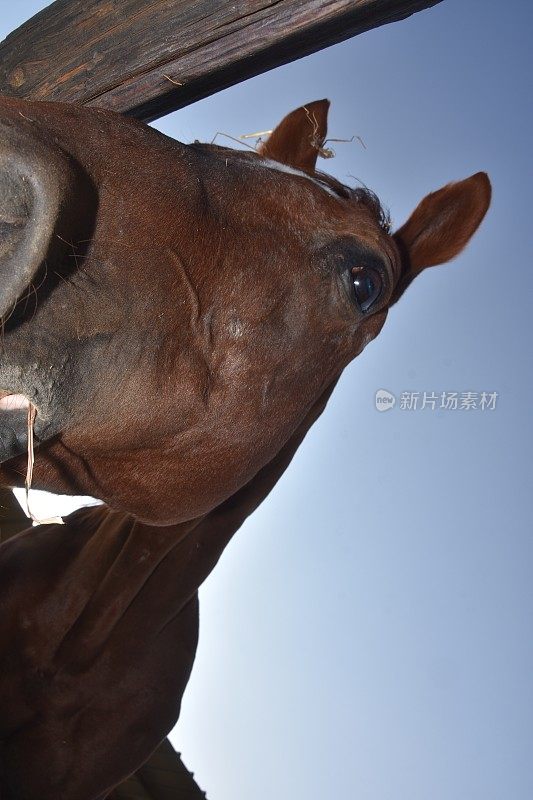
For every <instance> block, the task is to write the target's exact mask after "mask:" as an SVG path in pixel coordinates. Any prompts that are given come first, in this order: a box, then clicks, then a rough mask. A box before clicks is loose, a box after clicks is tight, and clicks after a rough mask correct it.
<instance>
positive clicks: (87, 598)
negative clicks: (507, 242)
mask: <svg viewBox="0 0 533 800" xmlns="http://www.w3.org/2000/svg"><path fill="white" fill-rule="evenodd" d="M328 107H329V103H328V101H326V100H320V101H315V102H313V103H309V104H307V105H305V106H302V107H300V108H297V109H296V110H294V111H293V112H291V113H290V114H289V115H288V116H287V117H285V118H284V119H283V120H282V121H281V122H280V124H279V125H278V126H277V127H276V128H275V130H274V131H273V133H272V134H271V135H270V137H269V138H268V139H267V140H266V141H265V142H263V143H261V145H260V146H259V147H258V149H257V151H238V150H233V149H231V148H226V147H220V146H216V145H213V144H211V145H206V144H200V143H194V144H191V145H184V144H182V143H180V142H177V141H174V140H172V139H170V138H168V137H166V136H164V135H162V134H160V133H158V132H157V131H155V130H153V129H151V128H149V127H147V126H145V125H144V124H142V123H139V122H136V121H134V120H131V119H126V118H124V117H121V116H120V115H117V114H114V113H112V112H108V111H103V110H100V109H88V108H84V107H81V106H76V105H70V104H69V105H66V104H59V103H44V102H43V103H37V102H29V101H20V100H11V99H7V98H2V99H1V100H0V185H1V187H2V192H1V198H2V199H1V200H0V220H1V227H0V231H1V237H2V238H1V246H0V278H1V281H2V283H1V286H2V293H1V296H0V316H1V317H2V321H3V336H2V363H1V366H0V387H1V390H0V461H1V464H0V483H2V484H3V485H5V486H10V487H13V486H21V485H23V484H24V482H25V479H26V477H27V475H26V473H27V456H28V454H27V451H28V450H29V449H31V448H30V447H29V442H31V441H32V440H33V442H34V444H35V452H34V454H33V453H30V456H31V460H32V462H33V459H34V463H33V485H34V486H36V487H37V488H43V489H48V490H50V491H55V492H63V493H71V494H84V495H93V496H94V497H97V498H99V499H101V500H102V501H103V502H104V505H103V506H100V507H96V508H89V509H82V510H80V511H77V512H75V513H74V514H72V515H70V516H69V517H67V518H66V519H65V521H64V523H65V524H64V525H59V524H49V525H41V526H39V527H37V528H33V529H30V530H28V531H26V532H23V533H21V534H18V535H17V536H15V537H13V538H11V539H10V540H9V541H7V542H5V543H4V544H2V545H1V546H0V581H1V585H2V587H3V588H2V594H1V598H0V604H1V615H0V650H1V652H2V657H3V664H4V668H3V680H2V684H1V686H0V723H1V732H0V739H1V741H2V748H1V751H0V752H1V754H0V787H1V791H2V792H3V793H4V795H5V796H6V797H7V798H24V800H33V799H34V798H35V799H37V798H39V800H52V798H58V797H61V798H62V800H103V798H105V797H106V796H108V795H109V792H110V791H112V789H113V787H114V786H116V785H117V784H118V783H119V782H120V781H121V780H123V778H124V777H126V776H127V775H129V774H131V773H132V772H134V771H135V770H136V769H137V768H138V766H139V765H141V764H142V763H143V762H144V761H145V760H146V759H147V758H148V757H149V755H150V753H151V752H152V751H153V750H154V749H155V748H156V747H157V745H158V744H159V743H160V742H161V741H162V739H164V737H165V736H166V734H167V733H168V731H169V730H170V729H171V728H172V727H173V725H174V724H175V722H176V720H177V718H178V716H179V709H180V702H181V697H182V695H183V691H184V689H185V686H186V684H187V680H188V678H189V675H190V671H191V669H192V664H193V661H194V655H195V649H196V643H197V638H198V588H199V586H200V585H201V583H202V582H203V581H204V580H205V578H206V577H207V576H208V574H209V573H210V572H211V570H212V569H213V568H214V566H215V564H216V563H217V561H218V559H219V558H220V556H221V554H222V552H223V550H224V547H225V546H226V544H227V543H228V541H229V540H230V539H231V537H232V535H233V534H234V533H235V531H236V530H237V529H238V528H239V527H240V525H241V524H242V522H243V521H244V520H245V519H246V517H247V516H248V515H249V514H250V513H252V512H253V510H254V509H255V508H256V507H257V506H258V505H259V503H260V502H261V501H262V500H263V499H264V497H265V496H266V495H267V494H268V493H269V492H270V490H271V489H272V487H273V486H274V484H275V483H276V481H277V480H278V478H279V477H280V476H281V475H282V474H283V472H284V471H285V469H286V468H287V466H288V464H289V463H290V461H291V458H292V456H293V455H294V453H295V451H296V450H297V448H298V446H299V444H300V443H301V441H302V439H303V438H304V436H305V434H306V433H307V431H308V429H309V428H310V427H311V425H312V424H313V423H314V421H315V420H316V419H317V417H318V416H319V415H320V414H321V413H322V411H323V410H324V408H325V406H326V403H327V401H328V399H329V396H330V395H331V392H332V391H333V388H334V386H335V384H336V382H337V380H338V378H339V376H340V374H341V373H342V371H343V369H344V367H345V366H346V365H347V364H348V363H349V362H350V361H352V360H353V359H354V358H355V357H356V356H357V355H359V353H360V352H361V351H362V350H363V349H364V347H365V346H366V345H367V344H368V343H369V342H370V341H371V340H372V339H374V338H375V337H376V336H377V335H378V334H379V332H380V330H381V329H382V327H383V324H384V323H385V320H386V317H387V313H388V309H389V308H390V307H391V306H392V305H393V304H394V303H396V302H397V301H398V300H399V298H400V297H401V295H402V294H403V293H404V291H405V290H406V288H407V287H408V286H409V284H410V283H411V281H412V280H413V279H414V278H415V277H417V275H419V274H420V273H421V272H422V271H423V270H424V269H425V268H427V267H431V266H436V265H438V264H443V263H445V262H447V261H449V260H451V259H452V258H454V257H455V256H456V255H458V254H459V253H460V252H461V250H462V249H463V248H464V246H465V245H466V244H467V242H468V241H469V240H470V238H471V236H472V235H473V234H474V232H475V231H476V229H477V228H478V226H479V224H480V223H481V221H482V219H483V217H484V215H485V213H486V211H487V209H488V207H489V204H490V196H491V187H490V181H489V179H488V177H487V175H486V174H485V173H476V174H474V175H472V176H471V177H469V178H467V179H465V180H462V181H459V182H456V183H451V184H448V185H446V186H444V187H443V188H441V189H439V190H437V191H436V192H433V193H431V194H429V195H427V196H426V197H425V198H424V199H423V200H422V201H421V202H420V204H419V205H418V206H417V208H416V209H415V210H414V212H413V213H412V215H411V216H410V217H409V219H408V220H407V222H406V223H405V224H404V225H403V226H402V227H401V228H400V229H399V230H398V231H396V232H395V233H391V230H390V222H389V219H388V215H387V214H386V213H385V211H384V210H383V207H382V205H381V203H380V202H379V200H378V198H377V197H376V196H375V195H374V194H373V193H372V192H371V191H370V190H368V189H366V188H364V187H358V188H351V187H348V186H345V185H344V184H342V183H340V182H339V181H338V180H336V179H334V178H333V177H331V176H329V175H327V174H325V173H322V172H320V171H318V170H317V169H316V162H317V157H318V155H319V152H320V150H321V148H322V147H323V145H324V141H325V139H326V136H327V112H328ZM4 795H2V796H4Z"/></svg>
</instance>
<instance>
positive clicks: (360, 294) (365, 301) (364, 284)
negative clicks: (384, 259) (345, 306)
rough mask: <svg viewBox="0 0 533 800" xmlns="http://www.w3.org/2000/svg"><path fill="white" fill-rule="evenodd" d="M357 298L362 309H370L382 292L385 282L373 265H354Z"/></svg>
mask: <svg viewBox="0 0 533 800" xmlns="http://www.w3.org/2000/svg"><path fill="white" fill-rule="evenodd" d="M352 277H353V288H354V292H355V299H356V300H357V303H358V305H359V308H360V309H361V311H368V309H369V308H370V307H371V306H372V305H374V303H375V302H376V300H377V299H378V297H379V296H380V294H381V290H382V287H383V282H382V280H381V276H380V274H379V272H378V271H377V270H376V269H372V267H352Z"/></svg>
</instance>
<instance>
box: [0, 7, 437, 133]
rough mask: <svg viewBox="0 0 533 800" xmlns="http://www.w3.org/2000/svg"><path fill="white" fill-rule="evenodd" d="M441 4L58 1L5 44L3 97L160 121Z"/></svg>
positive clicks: (0, 80) (1, 52) (1, 47)
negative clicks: (228, 89)
mask: <svg viewBox="0 0 533 800" xmlns="http://www.w3.org/2000/svg"><path fill="white" fill-rule="evenodd" d="M438 2H441V0H232V2H223V1H222V0H188V1H187V0H56V2H55V3H52V4H51V5H50V6H48V8H45V9H44V10H43V11H41V12H40V13H39V14H37V15H36V16H34V17H32V18H31V19H30V20H28V22H26V23H25V24H24V25H22V26H21V27H20V28H18V29H17V30H15V31H14V32H13V33H11V34H10V35H9V36H8V37H7V39H5V41H4V42H2V43H1V44H0V92H2V93H4V94H7V95H11V96H16V97H23V98H28V99H36V100H63V101H75V102H78V103H85V104H87V105H94V106H100V107H104V108H111V109H114V110H115V111H120V112H122V113H125V114H130V115H132V116H134V117H137V118H139V119H143V120H146V121H151V120H153V119H156V118H157V117H160V116H162V115H163V114H167V113H168V112H170V111H173V110H175V109H177V108H181V107H183V106H185V105H188V104H189V103H193V102H194V101H195V100H200V99H201V98H202V97H206V96H207V95H210V94H213V93H214V92H217V91H219V90H220V89H223V88H225V87H227V86H231V85H232V84H235V83H239V82H240V81H243V80H244V79H246V78H250V77H252V76H253V75H258V74H260V73H262V72H265V71H266V70H269V69H272V68H273V67H277V66H279V65H280V64H286V63H288V62H290V61H294V60H295V59H298V58H301V57H302V56H305V55H308V54H309V53H313V52H315V51H316V50H320V49H321V48H323V47H327V46H328V45H331V44H334V43H336V42H340V41H342V40H344V39H348V38H349V37H351V36H355V35H356V34H358V33H361V32H362V31H366V30H369V29H370V28H375V27H377V26H379V25H383V24H384V23H386V22H393V21H396V20H400V19H404V18H405V17H407V16H410V15H411V14H413V13H414V12H415V11H420V10H421V9H424V8H428V7H429V6H434V5H436V4H437V3H438Z"/></svg>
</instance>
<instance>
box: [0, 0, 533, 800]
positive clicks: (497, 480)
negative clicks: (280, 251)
mask: <svg viewBox="0 0 533 800" xmlns="http://www.w3.org/2000/svg"><path fill="white" fill-rule="evenodd" d="M44 5H46V3H36V2H19V3H18V5H17V7H16V8H15V6H14V5H13V6H11V7H10V9H9V10H4V9H3V10H2V14H1V20H0V22H1V27H2V32H3V33H4V34H5V33H7V32H8V31H9V30H10V29H12V28H13V27H16V25H18V24H20V22H22V21H23V19H25V18H27V17H28V16H30V15H31V14H33V13H35V11H37V10H38V9H40V8H42V7H43V6H44ZM532 22H533V10H532V7H531V5H530V4H528V3H524V2H518V0H510V2H508V3H507V4H506V5H505V9H503V8H502V4H501V2H495V0H487V1H486V2H479V0H478V2H476V1H475V0H474V2H470V3H463V2H460V0H445V2H443V3H441V4H439V5H438V6H436V7H435V8H433V9H430V10H428V11H426V12H422V13H420V14H417V15H415V16H413V17H411V18H410V19H409V20H406V21H403V22H400V23H396V24H393V25H389V26H386V27H383V28H380V29H378V30H375V31H371V32H369V33H366V34H364V35H362V36H360V37H357V38H355V39H352V40H350V41H348V42H345V43H343V44H340V45H337V46H335V47H332V48H329V49H327V50H324V51H322V52H320V53H317V54H315V55H313V56H310V57H309V58H306V59H303V60H301V61H298V62H296V63H294V64H291V65H287V66H286V67H282V68H280V69H278V70H275V71H273V72H270V73H268V74H266V75H263V76H259V77H257V78H254V79H252V80H249V81H246V82H244V83H242V84H240V85H239V86H236V87H233V88H231V89H228V90H227V91H224V92H221V93H219V94H218V95H216V96H214V97H212V98H208V99H206V100H203V101H202V102H200V103H198V104H195V105H193V106H191V107H189V108H187V109H184V110H182V111H180V112H177V113H175V114H173V115H170V116H169V117H167V118H165V119H163V120H160V121H159V122H158V123H157V127H159V128H160V129H161V130H164V131H165V132H166V133H169V134H171V135H173V136H175V137H177V138H180V139H182V140H183V141H190V140H192V139H202V140H211V139H212V137H213V135H214V134H215V133H216V132H217V131H223V132H225V133H228V134H231V135H233V136H239V135H240V134H242V133H247V132H250V131H256V130H262V129H266V128H271V127H272V126H273V125H275V124H276V122H277V121H278V120H279V119H280V118H281V117H282V116H283V115H284V114H285V113H286V112H287V111H289V110H290V109H291V108H293V107H295V106H297V105H300V104H301V103H305V102H308V101H310V100H313V99H318V98H320V97H329V98H330V99H331V101H332V111H331V124H330V135H331V136H334V137H337V138H350V137H351V136H352V135H353V134H356V135H359V136H361V137H362V138H363V140H364V142H365V145H366V149H364V148H363V147H362V146H361V145H360V144H359V143H358V142H357V140H355V141H354V142H353V143H351V144H338V145H334V147H335V149H336V153H337V155H336V157H335V158H334V159H332V160H330V161H327V162H322V164H321V166H322V168H323V169H326V170H329V171H331V172H332V173H333V174H335V175H337V176H338V177H339V178H341V179H343V180H347V179H348V178H347V176H348V175H355V176H357V178H360V179H361V180H363V181H364V182H365V183H367V184H368V185H369V186H370V187H371V188H373V189H374V190H375V191H376V192H377V193H378V195H379V196H380V198H381V199H382V201H383V202H384V203H385V204H386V205H387V206H388V207H389V208H390V210H391V213H392V217H393V220H394V221H395V222H396V223H397V224H401V222H402V221H403V220H404V219H405V217H406V216H407V215H408V214H409V213H410V211H411V210H412V209H413V208H414V206H415V205H416V204H417V203H418V201H419V200H420V199H421V198H422V196H423V195H424V194H426V193H427V192H429V191H431V190H433V189H436V188H438V187H439V186H441V185H443V184H444V183H446V182H448V181H450V180H454V179H458V178H462V177H465V176H467V175H469V174H471V173H473V172H476V171H477V170H480V169H484V170H486V171H487V172H488V173H489V174H490V177H491V179H492V182H493V188H494V201H493V206H492V208H491V210H490V212H489V214H488V216H487V218H486V221H485V223H484V224H483V226H482V228H481V229H480V231H479V233H478V234H477V236H476V237H475V239H474V240H473V241H472V243H471V245H470V246H469V247H468V249H467V251H466V252H465V253H464V254H463V255H461V256H460V257H459V258H458V259H457V260H456V261H455V262H454V263H453V264H451V265H448V266H445V267H441V268H438V269H434V270H430V271H428V272H426V273H425V274H424V275H423V276H421V277H420V278H419V279H418V280H417V281H416V282H415V284H413V286H412V287H411V288H410V289H409V290H408V292H407V294H406V295H405V296H404V297H403V298H402V301H401V302H400V303H399V304H398V305H397V306H396V307H395V308H394V309H393V310H392V312H391V314H390V316H389V319H388V321H387V323H386V326H385V328H384V330H383V332H382V334H381V335H380V337H379V338H378V339H377V340H376V341H375V342H374V343H372V344H371V345H370V346H369V347H368V348H367V349H366V351H365V352H364V353H363V355H362V356H361V357H359V358H358V359H357V360H356V361H355V362H354V363H353V364H352V365H351V366H350V367H349V368H348V369H347V370H346V373H345V375H344V376H343V378H342V380H341V383H340V385H339V387H338V388H337V390H336V392H335V394H334V397H333V398H332V400H331V401H330V404H329V406H328V409H327V412H326V413H325V415H324V416H323V417H322V419H321V420H320V421H319V422H318V423H317V425H315V427H314V428H313V430H312V432H311V433H310V435H309V436H308V438H307V440H306V441H305V443H304V444H303V446H302V447H301V448H300V450H299V452H298V454H297V456H296V458H295V460H294V462H293V464H292V466H291V468H290V469H289V471H288V472H287V473H286V475H285V476H284V478H283V479H282V480H281V482H280V484H279V485H278V486H277V487H276V489H275V491H274V492H273V493H272V494H271V495H270V497H269V498H268V500H267V501H266V502H265V503H264V504H263V506H262V507H261V508H260V509H259V511H258V512H256V514H255V515H254V516H253V518H251V519H250V520H249V521H248V522H247V523H246V525H245V526H244V527H243V528H242V529H241V531H240V532H239V533H238V534H237V536H236V537H235V539H234V540H233V542H232V543H231V545H230V547H229V548H228V550H227V552H226V554H225V556H224V557H223V559H222V561H221V562H220V564H219V565H218V566H217V569H216V570H215V572H214V573H213V575H212V576H211V577H210V579H209V580H208V582H207V583H206V585H205V586H204V588H203V589H202V592H201V635H200V647H199V651H198V657H197V662H196V665H195V668H194V671H193V677H192V679H191V682H190V685H189V688H188V690H187V694H186V697H185V702H184V708H183V714H182V719H181V721H180V722H179V724H178V726H177V728H176V730H175V731H174V732H173V734H172V740H173V742H174V744H175V745H176V747H178V748H179V749H180V750H181V751H182V752H183V755H184V759H185V761H186V763H187V764H188V765H189V767H190V768H191V769H193V770H194V771H195V773H196V774H197V776H198V780H199V781H200V783H201V785H202V786H203V788H205V789H206V790H207V792H208V796H209V797H210V798H214V800H235V798H241V797H242V798H245V797H246V798H254V800H267V799H268V800H271V798H272V797H276V798H279V800H289V798H290V800H300V799H301V800H304V798H305V800H323V798H325V797H348V798H356V799H357V800H403V799H404V798H405V800H427V798H431V800H457V798H468V800H493V799H494V800H500V799H501V798H502V797H505V798H512V800H530V798H531V797H532V796H533V770H532V768H531V753H532V751H533V723H532V718H533V715H532V711H533V702H532V700H533V698H532V694H533V683H532V677H531V676H532V674H533V649H532V644H531V627H532V626H531V620H532V611H533V589H532V585H533V583H532V580H531V572H532V566H531V565H532V560H533V559H532V556H533V531H532V524H531V517H532V513H531V512H532V508H531V506H532V502H531V489H532V486H531V446H532V441H531V439H532V437H531V422H530V419H531V398H532V396H533V380H532V370H531V349H530V344H529V342H530V338H531V334H530V330H529V325H530V323H529V318H530V303H531V298H532V297H533V292H532V289H533V270H532V264H531V229H532V222H531V219H530V191H531V177H532V176H531V163H532V159H531V137H532V131H533V113H532V110H531V102H530V86H529V84H530V80H531V78H530V74H531V42H530V32H531V25H532ZM380 388H385V389H387V390H389V391H391V392H393V393H394V394H395V395H397V396H400V394H401V392H404V391H415V392H423V391H434V392H437V393H438V392H441V391H459V392H465V391H474V392H480V391H495V392H497V393H498V400H497V406H496V409H495V410H494V411H484V412H481V411H479V410H476V411H472V412H467V411H461V410H458V411H456V412H453V411H438V410H435V411H430V410H428V409H425V410H423V411H422V410H417V411H411V412H410V411H407V410H401V409H400V408H399V407H398V404H397V406H396V407H395V408H394V409H392V410H391V411H389V412H387V413H385V414H379V413H378V412H377V411H376V410H375V408H374V394H375V392H376V390H378V389H380Z"/></svg>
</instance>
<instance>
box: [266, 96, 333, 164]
mask: <svg viewBox="0 0 533 800" xmlns="http://www.w3.org/2000/svg"><path fill="white" fill-rule="evenodd" d="M328 109H329V100H315V101H314V102H313V103H308V104H307V105H306V106H301V107H300V108H297V109H295V111H291V113H290V114H287V116H286V117H284V118H283V119H282V120H281V122H280V123H279V125H278V126H277V127H276V128H275V129H274V130H273V131H272V133H271V134H270V136H269V137H268V139H267V141H266V142H262V143H261V145H260V146H259V148H258V153H259V154H260V155H262V156H264V157H265V158H271V159H273V160H274V161H279V162H280V163H281V164H286V165H287V166H289V167H294V168H295V169H302V170H305V171H306V172H313V170H314V169H315V165H316V160H317V158H318V153H319V150H320V148H321V147H322V146H323V144H324V140H325V138H326V134H327V130H328Z"/></svg>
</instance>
